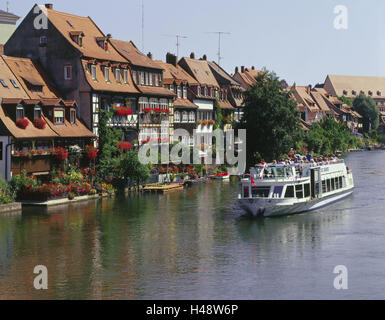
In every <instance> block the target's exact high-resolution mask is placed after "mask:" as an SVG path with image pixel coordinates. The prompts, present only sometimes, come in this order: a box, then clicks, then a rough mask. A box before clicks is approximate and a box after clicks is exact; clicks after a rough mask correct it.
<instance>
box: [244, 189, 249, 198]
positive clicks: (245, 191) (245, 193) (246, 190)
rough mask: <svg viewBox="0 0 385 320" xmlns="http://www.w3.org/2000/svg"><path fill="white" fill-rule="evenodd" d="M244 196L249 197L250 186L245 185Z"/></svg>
mask: <svg viewBox="0 0 385 320" xmlns="http://www.w3.org/2000/svg"><path fill="white" fill-rule="evenodd" d="M243 197H244V198H245V197H247V198H248V197H249V187H243Z"/></svg>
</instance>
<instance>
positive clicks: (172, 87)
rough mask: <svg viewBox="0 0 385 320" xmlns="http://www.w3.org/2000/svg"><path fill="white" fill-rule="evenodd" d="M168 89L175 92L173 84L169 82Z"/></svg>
mask: <svg viewBox="0 0 385 320" xmlns="http://www.w3.org/2000/svg"><path fill="white" fill-rule="evenodd" d="M170 91H172V92H175V89H174V85H173V84H170Z"/></svg>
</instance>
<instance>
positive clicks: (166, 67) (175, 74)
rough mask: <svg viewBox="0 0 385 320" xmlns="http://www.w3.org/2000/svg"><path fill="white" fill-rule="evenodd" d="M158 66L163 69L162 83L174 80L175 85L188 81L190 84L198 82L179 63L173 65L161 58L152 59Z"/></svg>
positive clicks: (170, 82) (171, 82) (169, 82)
mask: <svg viewBox="0 0 385 320" xmlns="http://www.w3.org/2000/svg"><path fill="white" fill-rule="evenodd" d="M154 62H155V63H156V64H158V66H159V67H160V68H162V69H163V83H164V84H173V83H174V82H176V84H177V85H179V84H181V83H182V82H183V83H188V84H190V85H197V84H198V82H197V81H196V80H195V79H194V78H193V77H192V76H190V75H189V74H188V73H187V72H186V71H185V70H183V68H182V67H181V66H180V65H176V66H174V65H173V64H171V63H166V62H163V61H161V60H156V61H154Z"/></svg>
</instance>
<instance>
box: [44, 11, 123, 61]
mask: <svg viewBox="0 0 385 320" xmlns="http://www.w3.org/2000/svg"><path fill="white" fill-rule="evenodd" d="M41 10H43V12H44V11H45V10H47V15H48V20H49V21H50V22H51V23H52V24H53V25H54V26H55V27H56V29H57V30H58V31H59V32H60V33H61V34H62V35H63V36H64V37H65V38H66V39H67V40H68V42H69V43H70V44H72V46H73V47H75V48H76V49H77V50H79V51H80V52H81V53H82V55H83V56H85V57H91V58H96V59H100V60H110V61H118V62H126V61H125V59H124V58H123V57H122V56H121V55H120V54H119V53H118V52H117V51H116V50H115V48H114V47H112V46H109V48H108V50H107V51H105V50H104V49H103V48H101V47H100V46H99V45H98V43H97V41H96V39H97V38H106V36H105V35H104V34H103V32H102V31H101V30H100V29H99V28H98V26H97V25H96V24H95V23H94V22H93V21H92V19H91V18H90V17H80V16H76V15H73V14H69V13H64V12H59V11H56V10H53V9H46V8H45V7H41ZM73 31H77V32H82V33H84V37H83V45H82V46H80V45H78V44H77V43H76V42H74V41H73V40H72V38H71V34H70V33H71V32H73Z"/></svg>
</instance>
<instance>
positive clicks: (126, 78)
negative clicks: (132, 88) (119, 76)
mask: <svg viewBox="0 0 385 320" xmlns="http://www.w3.org/2000/svg"><path fill="white" fill-rule="evenodd" d="M123 81H124V83H126V84H127V83H128V71H127V70H123ZM135 83H136V82H135Z"/></svg>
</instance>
